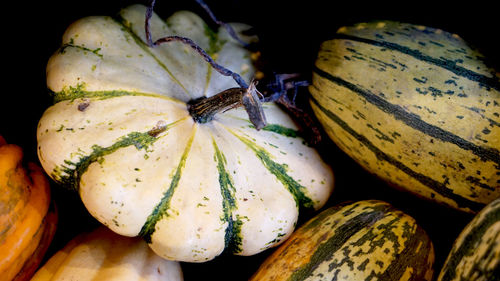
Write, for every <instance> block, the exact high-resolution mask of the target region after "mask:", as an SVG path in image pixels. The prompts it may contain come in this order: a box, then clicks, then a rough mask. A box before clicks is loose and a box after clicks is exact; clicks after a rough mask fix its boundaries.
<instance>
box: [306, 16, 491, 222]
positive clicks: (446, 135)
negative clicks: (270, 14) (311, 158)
mask: <svg viewBox="0 0 500 281" xmlns="http://www.w3.org/2000/svg"><path fill="white" fill-rule="evenodd" d="M483 59H484V58H483V57H482V56H481V55H480V54H479V53H478V52H477V51H476V50H474V49H472V48H471V47H469V46H468V45H467V43H466V42H465V41H464V40H463V39H461V38H460V37H459V36H457V35H455V34H451V33H448V32H445V31H443V30H440V29H435V28H430V27H424V26H418V25H412V24H407V23H400V22H393V21H377V22H370V23H359V24H356V25H354V26H346V27H342V28H340V29H339V30H338V31H337V34H336V35H335V37H334V38H333V39H332V40H328V41H325V42H323V43H322V45H321V47H320V50H319V54H318V57H317V59H316V62H315V66H314V70H313V77H312V85H311V86H310V92H311V96H312V98H311V102H310V103H311V105H312V107H313V110H314V112H315V115H316V116H317V117H318V119H319V121H320V123H321V124H322V125H323V127H324V128H325V131H326V132H327V134H328V135H329V136H330V138H331V139H332V140H333V141H334V143H335V144H336V145H337V146H338V147H339V148H341V149H342V150H343V151H344V152H345V153H346V154H348V155H349V156H350V157H351V158H353V159H354V160H355V161H356V162H357V163H358V164H359V165H360V166H362V167H363V168H365V169H366V170H368V171H369V172H371V173H373V174H375V175H377V176H378V177H380V178H382V179H383V180H385V181H386V182H388V183H389V184H390V185H392V186H396V187H398V188H401V189H404V190H407V191H409V192H411V193H413V194H417V195H419V196H422V197H424V198H428V199H430V200H434V201H437V202H440V203H442V204H445V205H447V206H451V207H453V208H456V209H458V210H462V211H465V212H471V213H476V212H478V211H479V210H481V209H482V208H483V207H484V206H485V205H486V204H487V203H489V202H491V201H492V200H493V199H495V198H497V197H499V196H500V184H499V182H500V153H499V151H500V125H499V124H500V115H499V112H500V82H499V79H498V77H497V76H496V75H495V71H494V70H492V69H490V68H487V67H486V65H485V63H484V62H483Z"/></svg>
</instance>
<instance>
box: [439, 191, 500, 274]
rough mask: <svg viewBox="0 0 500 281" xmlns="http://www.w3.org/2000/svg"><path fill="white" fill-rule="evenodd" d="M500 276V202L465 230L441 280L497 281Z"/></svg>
mask: <svg viewBox="0 0 500 281" xmlns="http://www.w3.org/2000/svg"><path fill="white" fill-rule="evenodd" d="M499 276H500V198H498V199H495V200H494V201H492V202H490V203H489V204H488V205H486V207H484V208H483V209H482V210H481V211H480V212H479V213H478V214H476V215H475V217H474V218H473V219H472V220H471V221H470V222H469V223H468V224H467V225H466V226H465V228H464V229H463V230H462V232H461V233H460V235H459V236H458V237H457V239H456V240H455V242H454V244H453V247H452V249H451V251H450V253H449V254H448V257H447V258H446V261H445V263H444V265H443V267H442V269H441V272H440V273H439V276H438V278H437V280H438V281H444V280H478V281H479V280H497V279H498V278H499Z"/></svg>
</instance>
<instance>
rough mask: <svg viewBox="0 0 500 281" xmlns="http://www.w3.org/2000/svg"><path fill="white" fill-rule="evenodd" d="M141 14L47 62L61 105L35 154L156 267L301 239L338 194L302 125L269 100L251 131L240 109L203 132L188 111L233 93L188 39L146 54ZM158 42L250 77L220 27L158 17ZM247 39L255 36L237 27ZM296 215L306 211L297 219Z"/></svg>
mask: <svg viewBox="0 0 500 281" xmlns="http://www.w3.org/2000/svg"><path fill="white" fill-rule="evenodd" d="M145 11H146V8H145V7H144V6H142V5H133V6H130V7H127V8H125V9H123V10H122V11H121V12H120V13H119V18H118V19H114V18H111V17H104V16H98V17H87V18H84V19H81V20H78V21H77V22H75V23H73V24H72V25H71V26H70V27H69V28H68V29H67V31H66V32H65V34H64V37H63V45H62V47H61V49H60V50H58V51H57V52H56V53H55V54H54V55H53V56H52V57H51V58H50V60H49V62H48V65H47V84H48V87H49V89H50V90H51V91H52V92H53V93H54V98H55V102H54V105H52V106H51V107H49V108H48V109H47V110H46V111H45V112H44V114H43V116H42V117H41V120H40V121H39V126H38V130H37V140H38V156H39V159H40V162H41V163H42V166H43V168H44V169H45V171H46V172H47V174H49V175H50V176H51V177H52V178H53V179H54V180H55V181H56V182H58V183H60V184H61V185H66V186H70V187H72V188H74V189H75V190H76V191H77V192H78V193H79V194H80V196H81V199H82V201H83V203H84V205H85V207H86V208H87V209H88V211H89V213H90V214H91V215H92V216H94V217H95V218H96V219H97V220H98V221H100V222H101V223H102V224H104V225H106V226H108V227H109V228H110V229H111V230H113V231H114V232H116V233H118V234H121V235H125V236H141V237H143V238H144V239H145V241H147V242H148V244H149V245H150V246H151V248H152V249H153V250H154V251H155V252H156V253H157V254H158V255H160V256H162V257H164V258H166V259H171V260H178V261H189V262H203V261H207V260H211V259H213V258H214V257H216V256H218V255H219V254H221V253H222V252H223V251H224V249H228V250H227V251H228V252H232V253H235V254H239V255H253V254H256V253H259V252H261V251H263V250H265V249H267V248H269V247H272V246H274V245H277V244H278V243H280V242H282V241H283V240H284V239H285V238H286V237H288V236H289V235H290V233H291V232H292V231H293V229H294V227H295V224H296V222H297V218H298V212H299V207H301V206H302V207H304V208H305V209H310V210H316V209H319V208H320V207H321V206H323V205H324V204H325V202H326V201H327V199H328V197H329V195H330V194H331V192H332V188H333V173H332V170H331V168H330V167H329V166H328V165H327V164H326V163H324V162H323V161H322V159H321V157H320V156H319V154H318V152H317V151H316V150H315V149H314V148H312V147H310V146H308V145H307V144H306V143H305V142H304V140H303V139H302V138H300V137H299V135H298V128H297V127H296V125H295V123H294V122H293V120H292V119H291V118H290V117H289V116H288V115H287V114H286V113H285V112H284V111H282V110H281V109H280V108H279V107H278V106H277V105H275V104H274V103H265V104H263V108H264V110H265V114H266V118H267V125H266V126H265V127H264V128H262V129H261V130H256V128H254V126H253V125H252V123H250V121H249V117H248V116H247V113H246V112H245V110H243V109H242V108H241V107H240V108H235V109H231V110H228V111H225V112H222V113H219V114H216V115H215V116H214V117H213V120H212V121H210V122H206V123H198V122H195V121H194V119H193V118H192V117H191V116H190V114H189V112H188V109H187V103H189V102H191V101H195V100H199V99H200V98H203V97H212V96H214V95H216V94H218V93H219V92H221V91H222V92H225V90H226V89H229V90H230V89H231V88H233V87H238V85H237V84H236V83H235V82H234V81H233V80H232V79H231V78H230V77H226V76H222V75H221V74H219V73H218V72H216V71H213V70H212V69H211V67H210V66H209V65H208V64H207V63H206V62H205V61H204V59H203V58H201V57H200V56H199V55H198V53H196V52H194V51H193V50H192V49H191V47H190V46H187V45H184V44H182V43H180V42H171V43H169V44H165V45H161V46H156V47H149V46H148V45H147V44H145V42H146V41H145V34H144V33H145V31H144V21H145ZM150 25H151V28H150V30H151V32H152V37H153V38H158V37H162V36H165V35H177V36H185V37H188V38H190V39H192V40H193V41H194V42H196V43H197V44H198V45H199V46H201V47H202V48H203V49H205V50H206V51H207V53H208V54H210V55H211V56H212V57H213V58H215V60H216V62H217V63H218V64H220V65H223V66H224V67H228V68H229V69H233V70H235V71H236V72H239V73H240V74H241V75H242V77H243V78H244V79H246V80H249V79H250V77H252V73H254V68H253V66H252V61H251V58H250V57H251V54H250V52H249V51H248V50H246V49H244V48H243V47H242V46H240V45H239V44H238V43H237V42H236V41H235V40H234V39H233V38H232V37H231V36H229V35H228V33H227V31H226V30H225V29H222V28H221V30H219V31H218V32H214V31H212V30H211V29H210V28H209V27H208V26H207V24H206V23H204V22H203V21H202V19H201V18H200V17H198V16H197V15H195V14H193V13H191V12H188V11H180V12H177V13H175V14H173V15H172V16H171V17H169V18H168V19H167V20H166V21H163V20H161V19H160V18H159V17H158V16H157V15H156V14H153V16H152V18H151V21H150ZM232 26H233V28H234V29H235V30H236V32H239V33H240V36H241V38H243V39H251V38H249V37H245V36H244V35H243V34H241V31H243V30H245V29H247V28H248V26H246V25H244V24H232ZM302 207H301V208H302Z"/></svg>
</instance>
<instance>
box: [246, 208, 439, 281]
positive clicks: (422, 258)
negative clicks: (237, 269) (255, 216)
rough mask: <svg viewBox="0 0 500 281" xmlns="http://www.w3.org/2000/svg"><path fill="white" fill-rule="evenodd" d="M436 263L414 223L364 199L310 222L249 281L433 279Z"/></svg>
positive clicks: (431, 246)
mask: <svg viewBox="0 0 500 281" xmlns="http://www.w3.org/2000/svg"><path fill="white" fill-rule="evenodd" d="M433 263H434V248H433V245H432V242H431V240H430V239H429V237H428V235H427V234H426V232H425V231H424V229H422V228H421V227H420V226H419V225H418V224H417V223H416V221H415V219H413V218H412V217H411V216H409V215H407V214H405V213H404V212H402V211H400V210H398V209H396V208H394V207H393V206H392V205H390V204H389V203H386V202H383V201H379V200H362V201H358V202H350V203H349V202H347V203H342V204H338V205H335V206H333V207H330V208H328V209H326V210H324V211H322V212H321V213H319V214H318V215H316V216H315V217H313V218H312V219H310V220H309V221H308V222H306V223H305V224H304V225H302V226H301V227H300V228H298V229H297V230H296V231H295V232H294V233H293V234H292V235H291V236H290V238H288V240H287V241H286V242H285V243H283V244H282V245H281V246H279V247H278V248H277V249H276V250H275V251H274V252H273V253H272V254H271V255H270V256H268V257H267V258H266V260H265V261H264V262H263V263H262V264H261V265H260V267H259V268H258V270H257V271H256V272H255V274H254V275H253V276H252V278H250V280H275V281H279V280H317V281H319V280H352V281H356V280H432V275H433V268H432V267H433Z"/></svg>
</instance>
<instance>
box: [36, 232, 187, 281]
mask: <svg viewBox="0 0 500 281" xmlns="http://www.w3.org/2000/svg"><path fill="white" fill-rule="evenodd" d="M31 280H32V281H48V280H50V281H57V280H73V281H85V280H88V281H90V280H94V281H95V280H102V281H105V280H124V281H133V280H137V281H139V280H141V281H146V280H147V281H153V280H157V281H160V280H163V281H181V280H183V274H182V269H181V266H180V264H179V263H178V262H175V261H169V260H165V259H163V258H161V257H159V256H158V255H156V254H155V253H154V252H153V251H151V249H150V248H149V247H148V246H147V244H146V243H145V242H144V241H143V240H141V239H139V238H131V237H125V236H121V235H118V234H116V233H114V232H112V231H111V230H109V229H108V228H106V227H102V226H101V227H98V228H97V229H95V230H93V231H92V232H90V233H82V234H80V235H78V236H77V237H75V238H73V239H72V240H71V241H69V242H68V243H67V244H66V246H64V247H63V248H62V249H61V250H59V251H57V252H56V253H55V254H54V255H53V256H52V257H51V258H50V259H49V260H48V261H47V262H46V263H45V264H44V265H43V266H42V267H40V268H39V269H38V271H37V272H36V274H35V275H34V276H33V279H31Z"/></svg>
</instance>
